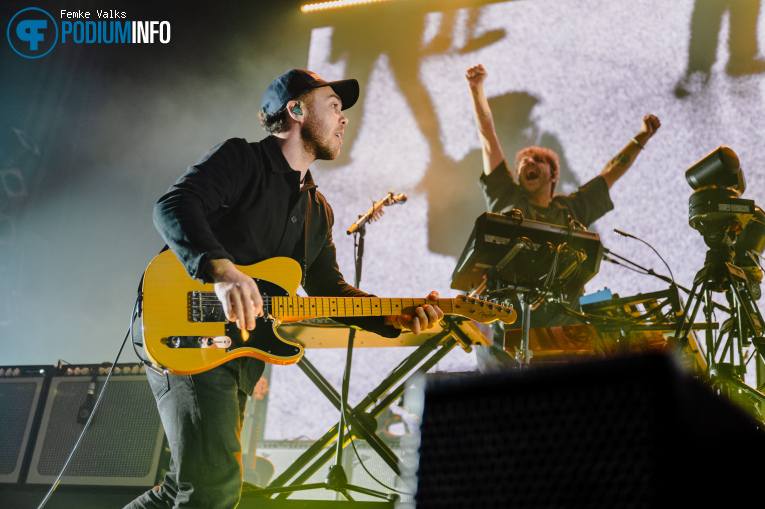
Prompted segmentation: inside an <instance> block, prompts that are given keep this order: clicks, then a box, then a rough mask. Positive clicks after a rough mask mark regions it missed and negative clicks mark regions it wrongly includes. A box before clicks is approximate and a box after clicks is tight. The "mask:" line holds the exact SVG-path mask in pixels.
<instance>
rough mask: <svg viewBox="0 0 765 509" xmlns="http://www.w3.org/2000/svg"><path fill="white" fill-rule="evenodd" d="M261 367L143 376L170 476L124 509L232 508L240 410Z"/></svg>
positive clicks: (236, 363)
mask: <svg viewBox="0 0 765 509" xmlns="http://www.w3.org/2000/svg"><path fill="white" fill-rule="evenodd" d="M264 366H265V365H264V364H263V362H261V361H259V360H257V359H251V358H240V359H235V360H233V361H229V362H227V363H226V364H224V365H222V366H219V367H217V368H213V369H211V370H209V371H205V372H203V373H199V374H196V375H188V376H176V375H166V376H162V375H159V374H157V373H155V372H154V371H151V370H148V371H147V373H148V378H149V384H150V385H151V389H152V392H153V393H154V397H155V399H156V400H157V408H158V409H159V415H160V418H161V419H162V424H163V426H164V428H165V434H166V435H167V440H168V443H169V445H170V453H171V459H170V470H169V471H168V472H167V474H166V475H165V478H164V480H163V482H162V484H160V485H159V486H157V487H155V488H153V489H151V490H149V491H147V492H146V493H144V494H143V495H141V496H140V497H139V498H137V499H136V500H134V501H133V502H131V503H130V504H128V505H127V506H126V508H125V509H141V508H147V509H148V508H152V509H154V508H157V509H158V508H171V507H172V508H200V509H213V508H216V509H217V508H220V509H228V508H234V507H236V505H237V504H238V503H239V497H240V494H241V489H242V445H241V429H242V421H243V420H244V409H245V404H246V403H247V396H248V395H250V394H252V391H253V389H254V387H255V384H256V383H257V381H258V379H259V378H260V376H261V374H262V373H263V369H264Z"/></svg>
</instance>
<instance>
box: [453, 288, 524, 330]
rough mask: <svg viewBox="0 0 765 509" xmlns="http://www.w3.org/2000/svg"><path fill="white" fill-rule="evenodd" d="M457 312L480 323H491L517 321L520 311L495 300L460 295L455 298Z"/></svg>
mask: <svg viewBox="0 0 765 509" xmlns="http://www.w3.org/2000/svg"><path fill="white" fill-rule="evenodd" d="M454 310H455V314H458V315H460V316H464V317H466V318H470V319H471V320H475V321H476V322H480V323H491V322H495V321H497V320H500V321H501V322H504V323H507V324H510V323H513V322H515V319H516V318H517V317H518V313H516V312H515V310H514V309H513V306H512V305H510V306H503V305H502V304H497V303H494V302H489V301H486V300H481V299H476V298H474V297H468V296H467V295H460V296H458V297H456V298H455V299H454Z"/></svg>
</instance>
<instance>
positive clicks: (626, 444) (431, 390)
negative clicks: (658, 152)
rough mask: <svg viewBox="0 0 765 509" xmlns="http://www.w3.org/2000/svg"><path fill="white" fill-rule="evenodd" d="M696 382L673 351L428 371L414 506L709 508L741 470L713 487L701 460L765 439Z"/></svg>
mask: <svg viewBox="0 0 765 509" xmlns="http://www.w3.org/2000/svg"><path fill="white" fill-rule="evenodd" d="M694 382H695V381H694V380H690V379H689V378H687V377H686V376H685V375H684V374H683V373H682V372H680V371H679V370H678V369H677V368H676V367H675V366H674V364H673V363H672V361H671V360H670V359H668V358H664V357H651V356H646V357H643V358H625V359H613V360H609V361H608V362H593V363H587V364H584V363H583V364H579V365H570V366H564V367H554V368H536V369H532V370H529V371H527V372H521V373H517V372H514V373H510V372H508V373H502V374H497V375H491V376H484V377H463V378H461V379H446V380H444V379H440V380H439V379H437V378H431V379H429V380H428V386H427V388H426V393H425V411H424V415H423V424H422V428H421V431H422V438H421V444H420V464H419V471H418V491H417V496H416V499H417V506H418V508H421V509H426V508H429V507H508V505H512V507H587V508H596V507H603V508H610V507H655V506H656V505H657V504H658V502H659V500H660V499H662V497H664V496H666V495H667V494H672V495H680V494H682V495H683V496H684V497H686V498H685V500H695V501H697V502H698V503H701V504H703V503H704V502H705V501H708V500H710V498H709V497H710V496H712V495H714V496H715V497H717V498H719V499H724V496H725V493H727V492H728V491H727V490H730V489H731V486H733V484H731V483H732V482H733V481H734V479H735V472H736V471H735V469H729V468H721V469H720V470H719V471H717V470H716V471H715V474H714V477H715V482H714V483H712V484H711V485H706V484H705V483H704V482H703V481H701V480H702V479H704V475H705V474H704V472H703V468H704V467H703V465H733V464H736V463H737V462H739V461H741V457H742V455H741V454H739V452H740V451H743V450H745V449H749V450H750V451H754V450H757V451H763V450H765V448H764V445H765V436H763V435H762V433H761V432H759V431H758V430H757V427H756V425H755V424H754V423H752V422H751V421H750V420H749V419H748V418H746V416H744V415H743V414H742V413H741V412H739V411H737V409H735V408H732V407H731V406H730V405H729V404H727V402H725V401H721V400H719V399H717V398H715V397H713V396H712V395H711V394H710V393H709V392H708V391H706V390H705V389H704V388H702V387H701V386H700V385H698V384H696V383H694ZM711 443H714V444H715V446H714V447H709V444H711ZM691 487H692V488H691ZM712 487H714V489H715V490H714V491H713V490H712ZM693 497H695V498H693ZM692 505H693V504H689V507H690V506H692Z"/></svg>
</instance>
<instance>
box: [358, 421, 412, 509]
mask: <svg viewBox="0 0 765 509" xmlns="http://www.w3.org/2000/svg"><path fill="white" fill-rule="evenodd" d="M354 438H355V437H353V436H351V446H352V447H353V452H355V453H356V459H358V460H359V465H361V468H363V469H364V472H366V473H367V475H368V476H369V477H371V478H372V480H374V481H375V482H376V483H377V484H379V485H380V486H382V487H383V488H385V489H386V490H390V491H393V492H395V493H398V494H400V495H408V496H411V497H413V496H414V493H409V492H407V491H400V490H397V489H395V488H391V487H390V486H388V485H387V484H385V483H384V482H382V481H381V480H379V479H378V478H377V477H375V476H374V475H372V472H370V471H369V470H367V467H366V465H364V462H363V461H362V460H361V455H360V454H359V451H358V449H356V444H354V443H353V442H354Z"/></svg>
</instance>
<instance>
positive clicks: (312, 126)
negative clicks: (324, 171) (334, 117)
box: [300, 118, 340, 161]
mask: <svg viewBox="0 0 765 509" xmlns="http://www.w3.org/2000/svg"><path fill="white" fill-rule="evenodd" d="M323 130H324V129H323V126H322V125H321V124H320V123H319V122H317V121H316V120H314V119H313V118H309V119H307V120H306V121H305V122H304V123H303V126H302V127H301V128H300V135H301V137H302V138H303V148H305V150H306V152H309V153H312V154H313V155H314V157H315V158H316V159H320V160H324V161H331V160H332V159H335V158H337V156H338V155H340V150H335V149H334V148H333V147H332V146H331V145H330V144H329V142H328V141H327V140H325V139H322V137H321V134H320V133H321V132H322V131H323Z"/></svg>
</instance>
